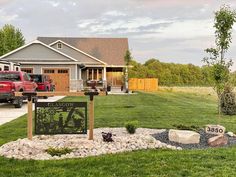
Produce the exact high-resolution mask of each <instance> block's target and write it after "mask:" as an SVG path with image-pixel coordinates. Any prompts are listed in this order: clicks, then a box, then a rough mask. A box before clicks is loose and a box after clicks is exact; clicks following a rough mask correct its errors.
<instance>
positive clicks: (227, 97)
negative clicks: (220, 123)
mask: <svg viewBox="0 0 236 177" xmlns="http://www.w3.org/2000/svg"><path fill="white" fill-rule="evenodd" d="M220 107H221V111H222V113H224V114H226V115H235V114H236V99H235V94H234V92H233V88H232V87H230V86H227V87H225V89H224V92H223V94H222V95H221V98H220Z"/></svg>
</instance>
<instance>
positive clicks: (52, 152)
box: [46, 147, 72, 157]
mask: <svg viewBox="0 0 236 177" xmlns="http://www.w3.org/2000/svg"><path fill="white" fill-rule="evenodd" d="M46 152H47V153H48V154H50V155H51V156H59V157H61V155H64V154H68V153H71V152H72V149H70V148H67V147H65V148H53V147H50V148H48V149H47V150H46Z"/></svg>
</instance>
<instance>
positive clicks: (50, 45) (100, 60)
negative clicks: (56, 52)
mask: <svg viewBox="0 0 236 177" xmlns="http://www.w3.org/2000/svg"><path fill="white" fill-rule="evenodd" d="M58 42H61V43H62V44H64V45H67V46H68V47H70V48H72V49H74V50H76V51H77V52H80V53H82V54H84V55H86V56H88V57H90V58H92V59H94V60H96V61H98V62H100V63H102V64H105V65H106V64H107V63H105V62H103V61H101V60H99V59H98V58H96V57H93V56H92V55H89V54H87V53H85V52H83V51H82V50H79V49H77V48H75V47H73V46H71V45H70V44H67V43H66V42H64V41H62V40H57V41H55V42H52V43H51V44H49V46H52V45H54V44H56V43H58Z"/></svg>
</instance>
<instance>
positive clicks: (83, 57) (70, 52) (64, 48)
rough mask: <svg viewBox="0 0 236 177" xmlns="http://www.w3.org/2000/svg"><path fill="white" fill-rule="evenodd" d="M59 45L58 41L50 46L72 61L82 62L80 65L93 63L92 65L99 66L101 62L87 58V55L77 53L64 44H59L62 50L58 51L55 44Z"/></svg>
mask: <svg viewBox="0 0 236 177" xmlns="http://www.w3.org/2000/svg"><path fill="white" fill-rule="evenodd" d="M58 43H61V42H60V41H58V42H56V43H54V44H53V45H51V47H52V48H54V49H56V50H58V51H60V52H62V53H64V54H66V55H69V56H71V57H73V58H74V59H76V60H77V61H78V62H82V63H94V64H101V62H99V61H97V60H95V59H93V58H91V57H89V56H88V55H85V54H83V53H81V52H79V51H77V50H76V49H73V48H71V47H69V46H68V45H66V44H65V43H61V44H62V48H61V49H58V48H57V44H58Z"/></svg>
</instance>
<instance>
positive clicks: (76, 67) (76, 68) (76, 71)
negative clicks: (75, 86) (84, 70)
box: [75, 64, 78, 80]
mask: <svg viewBox="0 0 236 177" xmlns="http://www.w3.org/2000/svg"><path fill="white" fill-rule="evenodd" d="M75 79H76V80H77V79H78V65H77V64H75Z"/></svg>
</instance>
